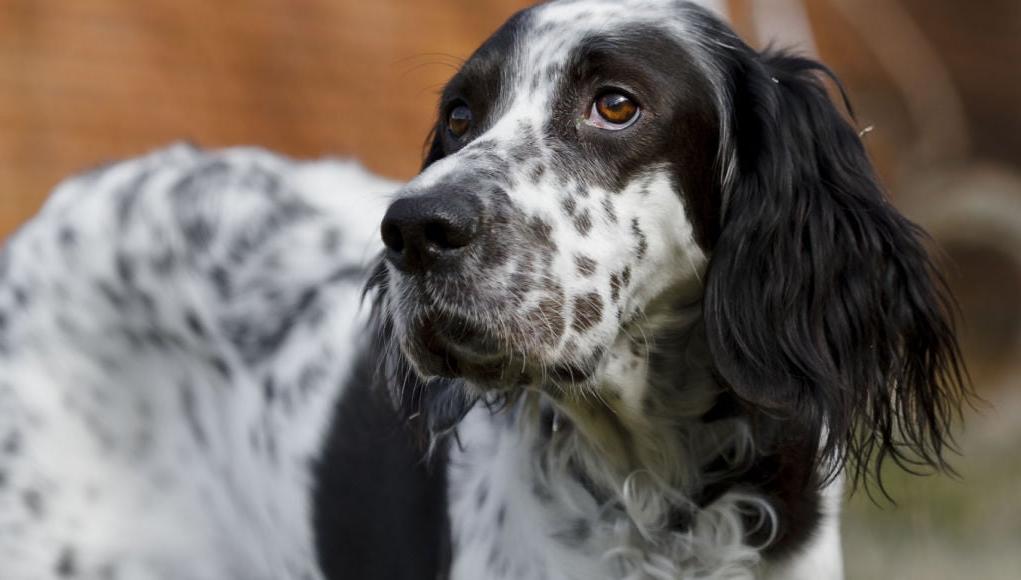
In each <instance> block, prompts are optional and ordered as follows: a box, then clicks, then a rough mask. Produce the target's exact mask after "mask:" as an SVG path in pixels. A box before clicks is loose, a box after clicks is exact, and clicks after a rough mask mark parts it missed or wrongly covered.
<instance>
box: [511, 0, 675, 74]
mask: <svg viewBox="0 0 1021 580" xmlns="http://www.w3.org/2000/svg"><path fill="white" fill-rule="evenodd" d="M682 5H683V3H679V2H669V1H662V0H661V1H655V0H652V1H650V0H632V1H626V0H625V1H602V0H577V1H567V2H552V3H549V4H543V5H540V6H537V7H536V8H534V9H533V10H532V11H531V13H530V19H529V25H528V26H525V27H522V28H521V29H520V30H521V33H522V34H521V38H520V39H519V41H520V43H521V46H520V48H519V54H520V57H521V60H522V61H523V64H537V63H541V64H542V65H543V66H545V67H547V68H548V67H549V66H551V65H556V64H563V63H564V62H565V61H567V60H568V59H569V58H570V56H571V54H572V53H573V52H575V51H576V50H578V49H580V48H582V47H583V45H584V44H585V43H588V42H591V41H592V40H594V39H598V38H601V37H608V36H614V37H620V36H626V35H628V34H634V35H637V34H641V33H642V32H651V31H656V32H658V33H664V34H668V35H670V36H671V37H674V38H675V39H676V40H677V41H678V42H681V39H682V38H683V37H684V36H685V34H686V31H687V28H688V27H687V26H686V25H685V16H684V15H685V12H684V11H682V10H680V9H679V7H680V6H682ZM525 70H527V68H526V69H525Z"/></svg>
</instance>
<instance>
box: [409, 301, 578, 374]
mask: <svg viewBox="0 0 1021 580" xmlns="http://www.w3.org/2000/svg"><path fill="white" fill-rule="evenodd" d="M405 320H407V321H408V324H405V325H401V326H403V333H402V336H400V337H399V338H400V345H401V349H402V351H403V352H404V354H405V356H406V357H408V358H409V359H410V361H411V362H412V364H413V365H414V366H415V368H416V369H417V370H418V372H419V373H420V374H422V375H423V376H427V377H428V376H438V377H445V378H458V379H465V380H467V381H468V382H470V383H471V384H473V385H475V386H476V387H478V388H479V389H481V390H485V391H495V390H507V389H512V388H521V387H524V386H528V385H531V386H548V385H556V386H559V387H564V386H568V385H571V384H575V383H582V382H585V381H587V380H589V379H590V378H591V377H592V375H593V374H594V371H595V366H596V365H595V363H594V362H593V363H591V364H575V363H566V362H560V361H558V360H556V357H552V356H550V353H549V352H548V351H543V350H537V349H536V348H534V347H530V345H529V344H528V340H527V336H526V335H525V334H524V333H525V332H527V329H520V328H516V327H514V326H513V325H511V324H501V321H499V320H497V319H495V317H494V319H493V321H492V322H490V323H488V324H486V323H481V322H479V321H477V320H471V319H468V318H465V317H463V316H460V315H458V314H454V313H450V312H445V311H443V310H442V309H439V308H427V309H424V310H423V311H422V312H421V313H420V314H417V315H411V316H407V317H406V318H405Z"/></svg>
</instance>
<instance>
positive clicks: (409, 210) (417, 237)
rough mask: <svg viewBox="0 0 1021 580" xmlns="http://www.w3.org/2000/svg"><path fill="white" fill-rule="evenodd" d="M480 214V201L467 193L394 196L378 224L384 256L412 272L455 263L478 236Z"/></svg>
mask: <svg viewBox="0 0 1021 580" xmlns="http://www.w3.org/2000/svg"><path fill="white" fill-rule="evenodd" d="M481 214H482V212H481V204H480V203H479V201H478V198H476V197H475V196H474V195H471V194H465V193H459V192H458V193H454V192H449V193H429V194H425V195H419V196H415V197H406V198H403V199H398V200H397V201H395V202H393V204H391V205H390V209H388V210H387V212H386V216H384V217H383V225H382V226H381V227H380V231H381V233H382V235H383V243H384V244H386V249H387V251H386V257H387V259H388V260H389V261H390V263H392V264H393V265H394V266H396V267H397V268H398V269H399V270H401V271H404V272H412V273H422V272H425V271H426V270H430V269H433V268H436V267H438V266H440V265H450V264H453V263H456V262H457V261H458V260H460V258H461V256H462V255H463V254H464V252H463V251H462V250H463V249H464V248H466V247H468V246H469V245H471V243H472V241H473V240H474V239H475V237H476V236H477V235H478V233H479V220H480V218H481Z"/></svg>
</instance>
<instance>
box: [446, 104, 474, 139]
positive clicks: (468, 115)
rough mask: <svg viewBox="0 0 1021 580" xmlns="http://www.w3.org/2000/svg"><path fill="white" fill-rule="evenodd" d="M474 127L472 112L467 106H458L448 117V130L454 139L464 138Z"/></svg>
mask: <svg viewBox="0 0 1021 580" xmlns="http://www.w3.org/2000/svg"><path fill="white" fill-rule="evenodd" d="M471 125H472V112H471V109H469V108H468V107H467V106H465V105H458V106H456V107H454V108H453V109H451V110H450V114H448V115H447V129H449V130H450V133H451V134H452V135H453V136H454V137H463V136H464V134H465V133H467V132H468V129H470V128H471Z"/></svg>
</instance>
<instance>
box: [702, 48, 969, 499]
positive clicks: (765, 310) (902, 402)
mask: <svg viewBox="0 0 1021 580" xmlns="http://www.w3.org/2000/svg"><path fill="white" fill-rule="evenodd" d="M743 50H744V51H745V52H741V51H742V49H740V48H739V49H735V53H737V52H741V53H740V54H737V55H736V56H735V55H731V57H730V58H731V59H732V60H731V61H730V62H729V63H728V66H730V68H731V70H730V72H729V74H728V76H729V80H728V83H729V86H728V87H727V89H726V90H727V91H729V98H730V111H731V112H730V113H729V118H728V124H729V128H728V130H727V133H728V135H726V136H725V137H726V138H729V139H730V142H729V144H728V145H727V148H728V149H729V155H727V154H726V153H725V155H726V159H727V160H728V161H729V162H731V163H732V165H731V166H730V171H729V172H728V177H727V179H726V181H727V183H725V184H724V186H723V204H724V207H723V212H724V213H723V216H724V217H723V227H722V231H721V234H720V238H719V240H718V241H717V244H716V246H715V249H714V252H713V255H712V259H711V262H710V266H709V273H708V280H707V290H706V295H705V321H706V328H707V332H708V336H709V341H710V346H711V349H712V353H713V356H714V357H715V360H716V363H717V365H718V371H719V373H720V375H721V376H722V377H723V378H724V379H725V380H726V382H728V383H729V384H730V386H731V387H732V388H733V389H734V391H735V392H736V393H737V395H738V396H739V397H741V398H742V399H744V400H745V401H747V402H748V403H750V404H751V405H753V406H754V407H757V408H758V409H760V410H762V411H763V412H764V413H766V414H768V415H770V416H773V417H776V418H779V419H782V420H788V421H790V423H787V424H789V425H790V426H791V427H792V428H794V427H795V426H800V427H802V428H807V429H809V430H810V431H811V432H812V433H813V434H814V435H815V436H818V437H825V442H824V445H823V453H822V455H821V457H822V458H823V459H824V460H825V461H827V462H828V465H830V466H832V469H834V470H836V469H841V468H849V469H850V470H851V471H852V472H853V475H855V476H857V477H855V481H857V480H858V478H859V477H860V476H863V475H868V474H869V473H874V474H878V471H879V467H880V465H881V464H882V462H883V460H884V459H885V458H888V457H889V458H893V460H894V461H895V462H896V463H898V464H900V465H901V466H905V467H907V468H909V469H910V468H912V467H914V466H927V465H929V466H935V467H938V468H946V467H947V466H946V464H945V462H944V459H943V451H944V449H945V447H946V446H947V444H948V442H949V441H950V440H951V436H950V435H949V434H948V428H949V423H950V421H951V419H953V418H954V417H956V416H958V415H959V414H960V403H961V400H962V398H964V397H965V396H966V395H967V392H968V391H967V382H966V380H965V377H964V373H963V367H962V363H961V360H960V353H959V349H958V345H957V341H956V338H955V335H954V328H953V323H952V313H953V310H954V309H953V300H952V298H951V297H950V295H949V293H948V291H947V288H946V286H945V284H944V281H943V279H942V277H941V276H940V274H939V273H938V272H937V270H936V268H935V267H934V265H933V263H932V261H931V260H930V258H929V256H928V254H927V252H926V250H925V248H924V246H923V241H924V240H925V235H924V233H923V232H922V231H921V230H920V229H919V227H918V226H916V225H915V224H913V223H911V222H910V221H908V220H907V219H906V218H904V217H903V216H902V215H901V214H900V213H898V212H897V210H895V209H894V208H893V207H892V206H891V205H890V204H889V203H888V201H887V200H886V198H885V196H884V194H883V191H882V189H881V187H880V186H879V184H878V182H877V180H876V176H875V174H874V172H873V169H872V167H871V164H870V162H869V160H868V157H867V155H866V153H865V150H864V148H863V146H862V143H861V140H860V139H859V135H858V133H857V131H856V130H855V129H854V128H853V127H852V126H851V125H850V124H849V123H848V122H847V121H845V119H844V118H843V117H842V116H841V114H840V112H839V111H838V110H837V108H836V107H835V106H834V104H833V103H832V102H831V100H830V99H829V97H828V95H827V92H826V89H825V87H824V85H823V83H822V81H821V78H820V77H821V76H828V77H830V78H833V76H832V73H830V72H829V71H828V69H826V68H825V67H823V66H822V65H820V64H818V63H816V62H814V61H811V60H807V59H803V58H798V57H794V56H790V55H786V54H783V53H764V54H757V53H755V52H754V51H751V50H750V49H747V48H745V49H743ZM820 73H821V74H820ZM834 80H835V79H834ZM845 101H846V99H845ZM848 463H849V464H848Z"/></svg>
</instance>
